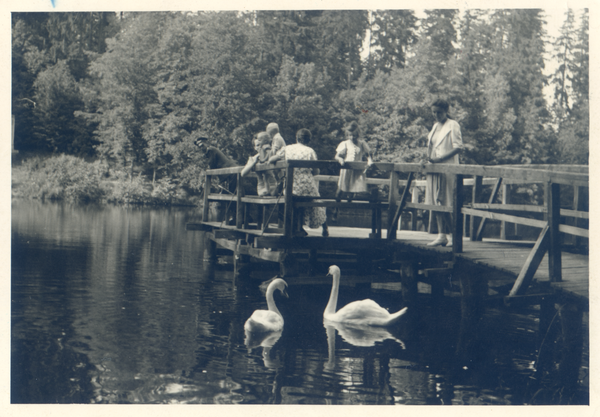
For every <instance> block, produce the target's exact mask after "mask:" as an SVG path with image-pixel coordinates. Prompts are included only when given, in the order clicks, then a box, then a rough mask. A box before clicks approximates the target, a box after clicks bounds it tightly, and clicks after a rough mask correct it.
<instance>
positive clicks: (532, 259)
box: [508, 226, 550, 297]
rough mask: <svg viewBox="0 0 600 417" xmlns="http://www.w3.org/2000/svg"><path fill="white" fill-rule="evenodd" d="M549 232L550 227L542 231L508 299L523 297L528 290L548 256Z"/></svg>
mask: <svg viewBox="0 0 600 417" xmlns="http://www.w3.org/2000/svg"><path fill="white" fill-rule="evenodd" d="M549 230H550V227H549V226H545V227H544V228H543V229H542V231H541V233H540V236H539V237H538V240H537V242H535V245H534V246H533V249H532V250H531V252H529V256H528V257H527V260H526V261H525V265H523V268H521V272H519V276H518V277H517V280H516V281H515V284H514V285H513V287H512V289H511V290H510V293H509V294H508V297H514V296H517V295H522V294H523V293H524V292H525V291H526V290H527V287H528V286H529V284H530V283H531V280H532V279H533V276H534V275H535V272H536V271H537V269H538V267H539V266H540V263H541V262H542V259H544V255H545V254H546V252H547V251H548V248H549V246H550V232H549Z"/></svg>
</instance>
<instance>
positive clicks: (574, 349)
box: [558, 304, 583, 392]
mask: <svg viewBox="0 0 600 417" xmlns="http://www.w3.org/2000/svg"><path fill="white" fill-rule="evenodd" d="M558 314H559V316H560V324H561V331H562V338H563V348H562V352H561V358H560V363H559V368H558V372H559V380H560V381H561V382H562V383H563V384H564V387H565V389H566V390H567V391H568V392H569V391H572V390H574V389H575V388H576V387H577V381H578V379H579V368H580V366H581V355H582V352H583V310H582V308H581V306H579V305H575V304H567V305H562V306H560V308H559V310H558Z"/></svg>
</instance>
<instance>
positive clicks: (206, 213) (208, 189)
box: [202, 174, 212, 222]
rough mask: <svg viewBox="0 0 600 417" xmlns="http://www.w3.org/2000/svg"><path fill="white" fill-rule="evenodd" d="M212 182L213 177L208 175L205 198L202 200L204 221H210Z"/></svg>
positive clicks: (205, 178)
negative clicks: (209, 199)
mask: <svg viewBox="0 0 600 417" xmlns="http://www.w3.org/2000/svg"><path fill="white" fill-rule="evenodd" d="M211 181H212V177H211V176H210V175H208V174H205V176H204V197H203V200H202V204H203V206H202V221H203V222H207V221H208V204H209V203H208V195H209V194H210V184H211Z"/></svg>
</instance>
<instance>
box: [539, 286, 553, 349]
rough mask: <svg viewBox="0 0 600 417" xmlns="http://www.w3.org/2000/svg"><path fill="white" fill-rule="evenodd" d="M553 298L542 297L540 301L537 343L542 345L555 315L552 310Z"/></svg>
mask: <svg viewBox="0 0 600 417" xmlns="http://www.w3.org/2000/svg"><path fill="white" fill-rule="evenodd" d="M554 298H555V297H551V296H548V297H542V299H541V301H540V317H539V319H540V323H539V325H538V343H540V344H541V343H542V342H543V341H544V339H545V338H546V334H547V333H548V331H549V330H550V325H551V324H552V320H553V319H554V316H555V314H556V309H555V308H554V301H555V300H554Z"/></svg>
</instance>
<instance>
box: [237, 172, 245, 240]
mask: <svg viewBox="0 0 600 417" xmlns="http://www.w3.org/2000/svg"><path fill="white" fill-rule="evenodd" d="M243 181H244V180H243V177H242V174H240V173H239V172H238V174H237V191H236V207H235V209H236V212H235V227H236V228H238V229H243V228H244V204H243V203H242V197H243V196H244V184H243Z"/></svg>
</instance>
